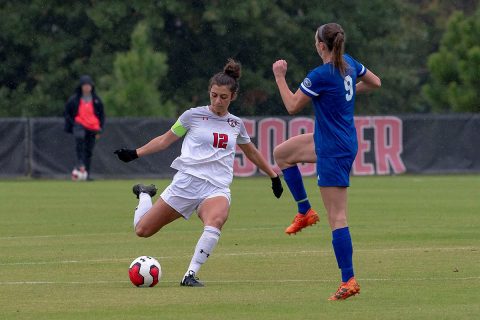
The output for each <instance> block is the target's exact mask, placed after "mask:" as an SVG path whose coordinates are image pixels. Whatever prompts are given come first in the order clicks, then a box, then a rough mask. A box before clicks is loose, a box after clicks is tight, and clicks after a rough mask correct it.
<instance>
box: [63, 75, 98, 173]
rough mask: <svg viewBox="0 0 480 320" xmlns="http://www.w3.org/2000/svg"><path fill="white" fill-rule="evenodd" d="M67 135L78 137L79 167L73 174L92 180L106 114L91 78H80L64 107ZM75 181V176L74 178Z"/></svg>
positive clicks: (76, 141)
mask: <svg viewBox="0 0 480 320" xmlns="http://www.w3.org/2000/svg"><path fill="white" fill-rule="evenodd" d="M64 115H65V131H66V132H68V133H72V134H73V136H74V137H75V148H76V156H77V157H76V158H77V163H76V165H75V168H74V172H76V173H78V172H80V174H81V176H83V177H87V179H88V180H91V178H90V175H89V173H90V165H91V160H92V155H93V147H94V146H95V141H96V140H97V139H98V138H99V137H100V133H101V132H102V131H103V127H104V125H105V113H104V110H103V103H102V100H101V99H100V97H98V96H97V94H96V93H95V85H94V83H93V80H92V78H91V77H90V76H88V75H83V76H81V77H80V83H79V85H78V87H77V88H76V90H75V94H74V95H73V96H71V97H70V98H69V99H68V101H67V103H66V105H65V114H64ZM72 178H74V179H76V178H77V177H76V175H74V174H72Z"/></svg>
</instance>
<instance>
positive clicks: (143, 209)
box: [133, 192, 152, 228]
mask: <svg viewBox="0 0 480 320" xmlns="http://www.w3.org/2000/svg"><path fill="white" fill-rule="evenodd" d="M138 199H139V200H138V206H137V208H136V209H135V216H134V218H133V227H134V228H135V227H136V226H137V223H138V221H140V219H142V217H143V216H144V215H145V213H147V212H148V210H150V208H151V207H152V197H150V195H149V194H148V193H145V192H142V193H140V195H139V196H138Z"/></svg>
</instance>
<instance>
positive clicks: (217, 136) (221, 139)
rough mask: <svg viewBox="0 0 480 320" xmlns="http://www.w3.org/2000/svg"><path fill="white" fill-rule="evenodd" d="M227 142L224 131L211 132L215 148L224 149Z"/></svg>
mask: <svg viewBox="0 0 480 320" xmlns="http://www.w3.org/2000/svg"><path fill="white" fill-rule="evenodd" d="M227 143H228V135H227V134H225V133H217V132H214V133H213V146H214V147H215V148H222V149H226V148H227Z"/></svg>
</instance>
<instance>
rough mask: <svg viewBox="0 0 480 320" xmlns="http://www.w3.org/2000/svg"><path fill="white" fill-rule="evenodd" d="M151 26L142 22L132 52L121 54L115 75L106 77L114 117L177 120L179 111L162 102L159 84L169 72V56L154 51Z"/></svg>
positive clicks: (106, 100)
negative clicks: (172, 118)
mask: <svg viewBox="0 0 480 320" xmlns="http://www.w3.org/2000/svg"><path fill="white" fill-rule="evenodd" d="M149 34H150V32H149V27H148V25H147V24H146V23H145V22H140V23H139V24H138V25H137V26H136V27H135V29H134V31H133V33H132V44H131V49H130V51H128V52H126V53H119V54H117V56H116V57H115V61H114V64H113V76H107V77H104V79H103V82H104V83H105V85H106V87H108V88H109V89H108V91H106V92H105V105H107V106H108V110H109V114H110V115H113V116H142V115H143V116H152V115H157V116H164V117H174V116H175V108H174V107H173V106H172V104H171V103H169V102H167V101H163V103H162V101H161V95H160V92H159V91H158V85H159V84H160V82H161V81H162V80H164V79H165V75H166V73H167V69H168V66H167V63H166V60H167V58H166V55H165V54H164V53H160V52H154V51H153V49H152V46H151V44H150V40H149Z"/></svg>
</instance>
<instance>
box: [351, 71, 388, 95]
mask: <svg viewBox="0 0 480 320" xmlns="http://www.w3.org/2000/svg"><path fill="white" fill-rule="evenodd" d="M381 86H382V81H381V80H380V78H379V77H377V75H375V74H374V73H373V72H371V71H370V70H367V73H365V75H364V76H363V77H361V78H360V81H359V82H357V84H356V86H355V87H356V89H355V90H356V92H357V93H368V92H370V91H373V90H375V89H378V88H380V87H381Z"/></svg>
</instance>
